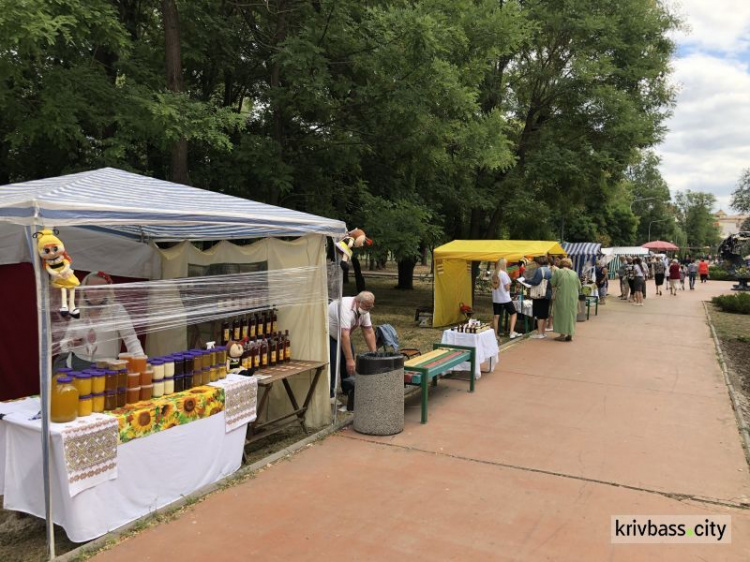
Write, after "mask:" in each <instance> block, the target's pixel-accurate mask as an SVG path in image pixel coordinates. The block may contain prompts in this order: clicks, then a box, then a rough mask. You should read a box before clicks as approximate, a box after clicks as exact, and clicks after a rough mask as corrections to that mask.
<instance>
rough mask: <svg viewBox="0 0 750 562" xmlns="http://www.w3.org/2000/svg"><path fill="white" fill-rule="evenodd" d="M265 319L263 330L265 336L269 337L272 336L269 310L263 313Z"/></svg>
mask: <svg viewBox="0 0 750 562" xmlns="http://www.w3.org/2000/svg"><path fill="white" fill-rule="evenodd" d="M265 318H266V328H265V330H266V335H267V336H270V335H271V334H273V328H272V327H271V311H270V310H267V311H266V312H265Z"/></svg>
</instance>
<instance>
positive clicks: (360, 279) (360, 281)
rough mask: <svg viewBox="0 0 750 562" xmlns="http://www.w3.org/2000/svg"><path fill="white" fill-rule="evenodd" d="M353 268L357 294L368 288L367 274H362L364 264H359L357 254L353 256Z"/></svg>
mask: <svg viewBox="0 0 750 562" xmlns="http://www.w3.org/2000/svg"><path fill="white" fill-rule="evenodd" d="M352 269H354V282H355V283H356V284H357V294H359V293H361V292H362V291H365V290H367V288H366V286H365V276H364V275H362V266H361V265H360V264H359V260H358V259H357V256H352Z"/></svg>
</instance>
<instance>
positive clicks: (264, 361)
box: [260, 339, 268, 367]
mask: <svg viewBox="0 0 750 562" xmlns="http://www.w3.org/2000/svg"><path fill="white" fill-rule="evenodd" d="M260 366H261V367H268V340H267V339H263V340H261V342H260Z"/></svg>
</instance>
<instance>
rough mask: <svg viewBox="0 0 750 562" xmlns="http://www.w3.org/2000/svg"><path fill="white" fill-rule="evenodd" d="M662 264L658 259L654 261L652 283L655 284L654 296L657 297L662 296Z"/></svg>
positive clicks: (663, 271) (663, 270)
mask: <svg viewBox="0 0 750 562" xmlns="http://www.w3.org/2000/svg"><path fill="white" fill-rule="evenodd" d="M664 273H665V268H664V262H662V261H661V260H660V259H658V258H657V259H655V260H654V282H655V283H656V294H657V295H663V294H664V293H662V291H661V288H662V286H664Z"/></svg>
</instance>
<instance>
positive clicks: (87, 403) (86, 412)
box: [78, 394, 94, 418]
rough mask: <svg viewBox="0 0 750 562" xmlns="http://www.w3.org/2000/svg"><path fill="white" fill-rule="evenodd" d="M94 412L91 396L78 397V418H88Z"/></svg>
mask: <svg viewBox="0 0 750 562" xmlns="http://www.w3.org/2000/svg"><path fill="white" fill-rule="evenodd" d="M93 411H94V398H93V396H91V394H86V395H84V396H79V397H78V417H79V418H83V417H86V416H90V415H91V412H93Z"/></svg>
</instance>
